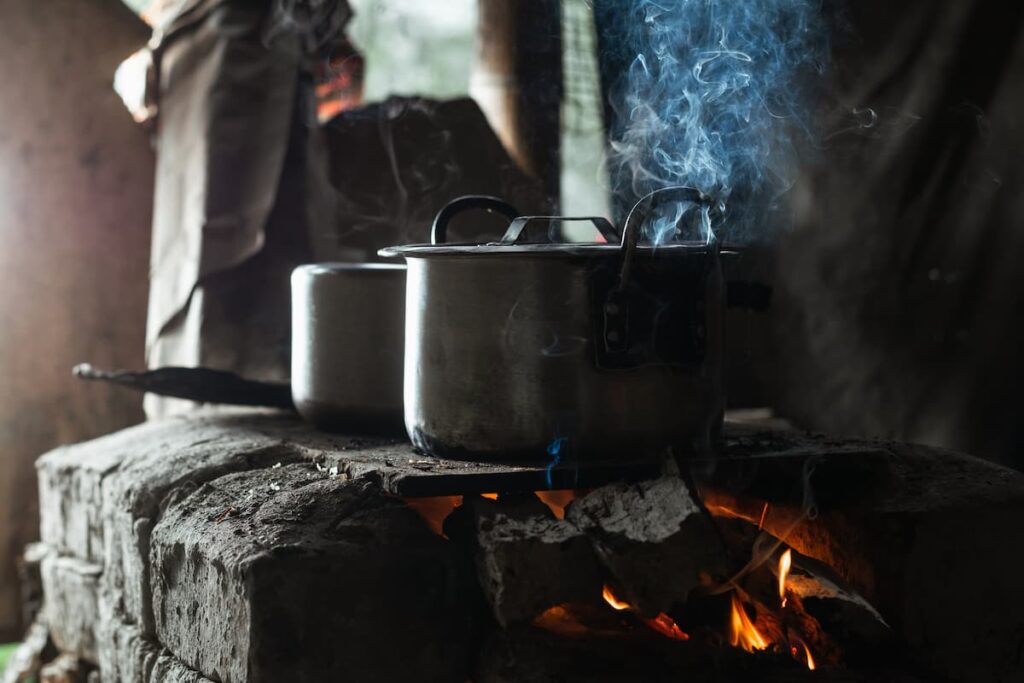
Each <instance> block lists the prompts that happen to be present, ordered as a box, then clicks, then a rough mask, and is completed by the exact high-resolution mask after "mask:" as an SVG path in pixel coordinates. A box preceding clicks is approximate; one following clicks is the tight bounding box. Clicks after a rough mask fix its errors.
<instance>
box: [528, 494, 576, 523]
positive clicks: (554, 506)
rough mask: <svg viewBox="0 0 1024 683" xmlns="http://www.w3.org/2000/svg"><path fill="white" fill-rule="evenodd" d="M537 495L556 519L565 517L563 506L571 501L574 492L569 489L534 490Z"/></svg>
mask: <svg viewBox="0 0 1024 683" xmlns="http://www.w3.org/2000/svg"><path fill="white" fill-rule="evenodd" d="M534 493H536V494H537V497H538V498H540V500H541V502H542V503H544V504H545V505H547V506H548V508H550V509H551V512H552V513H554V515H555V517H557V518H558V519H565V506H566V505H568V504H569V503H571V502H572V501H573V500H574V499H575V498H576V492H575V491H570V490H564V491H535V492H534Z"/></svg>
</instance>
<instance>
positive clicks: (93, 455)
mask: <svg viewBox="0 0 1024 683" xmlns="http://www.w3.org/2000/svg"><path fill="white" fill-rule="evenodd" d="M151 429H152V427H151V426H149V425H145V426H140V427H134V428H131V429H127V430H124V431H121V432H116V433H114V434H111V435H109V436H103V437H100V438H98V439H94V440H92V441H87V442H85V443H82V444H78V445H76V446H66V447H62V448H58V449H56V450H53V451H50V452H49V453H46V454H45V455H43V456H42V457H40V458H39V459H38V460H37V461H36V473H37V475H38V477H39V533H40V536H41V538H42V541H43V543H46V544H47V545H48V546H49V547H51V548H53V549H54V550H56V551H57V552H59V553H61V554H62V555H67V556H70V557H78V558H81V559H83V560H87V561H90V562H96V563H101V562H102V561H103V518H102V509H103V491H102V483H103V478H104V477H106V476H107V475H108V474H110V473H111V472H113V471H114V470H116V469H117V466H118V465H119V464H120V462H121V460H122V459H123V458H124V455H125V453H126V451H127V449H129V448H131V447H132V445H133V444H136V443H138V440H139V439H144V438H145V434H146V433H147V432H148V431H150V430H151Z"/></svg>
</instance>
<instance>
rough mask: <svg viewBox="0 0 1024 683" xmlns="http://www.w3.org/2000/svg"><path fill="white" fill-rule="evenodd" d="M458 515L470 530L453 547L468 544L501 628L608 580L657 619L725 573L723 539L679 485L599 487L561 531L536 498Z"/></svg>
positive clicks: (570, 511) (664, 481)
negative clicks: (462, 542)
mask: <svg viewBox="0 0 1024 683" xmlns="http://www.w3.org/2000/svg"><path fill="white" fill-rule="evenodd" d="M463 514H464V515H465V516H466V517H467V518H468V521H463V522H460V523H459V525H460V526H463V527H464V528H467V529H468V532H463V533H458V532H452V533H453V534H454V536H453V537H454V538H456V539H465V538H466V537H467V536H468V537H469V539H470V541H469V542H470V543H471V546H472V547H473V548H474V552H475V556H476V563H477V569H478V572H479V576H480V581H481V584H482V586H483V589H484V594H485V596H486V597H487V599H488V602H489V603H490V605H491V607H492V609H493V611H494V615H495V618H496V619H497V620H498V622H499V623H500V624H502V625H508V624H511V623H514V622H518V621H524V620H528V619H532V618H534V617H535V616H536V615H537V614H539V613H540V612H541V611H543V610H544V609H547V608H548V607H551V606H552V605H557V604H561V603H571V602H587V601H592V600H594V599H595V598H596V597H598V596H600V595H601V594H602V591H603V590H604V584H605V581H604V577H606V576H610V577H611V578H612V579H613V580H614V582H615V584H616V586H618V587H619V590H620V591H621V595H622V597H623V598H624V599H625V600H626V601H627V602H628V603H629V604H630V605H631V606H635V608H636V609H637V610H638V611H640V612H642V613H643V614H645V615H648V616H650V617H654V618H655V619H657V618H658V615H660V614H662V613H667V612H669V611H670V610H671V609H672V608H673V607H674V606H677V605H681V604H683V603H685V602H686V599H687V597H688V595H689V593H690V591H691V590H693V588H695V587H696V586H698V585H700V584H701V583H702V582H704V583H707V581H708V580H709V579H708V577H710V576H719V575H723V574H724V573H725V572H724V570H725V561H724V559H725V555H724V551H723V549H722V545H721V539H720V538H719V537H718V535H717V534H716V533H715V530H714V527H713V525H712V523H711V521H710V519H709V518H708V517H707V516H706V514H705V513H704V512H703V511H702V510H701V509H700V507H698V505H697V504H696V503H695V502H694V500H693V498H692V497H691V496H690V493H689V490H688V489H687V487H686V484H685V483H684V482H683V481H682V480H681V479H679V478H678V477H662V478H660V479H655V480H652V481H646V482H642V483H640V484H612V485H609V486H605V487H602V488H600V489H597V490H595V491H593V492H591V493H589V494H587V495H585V496H583V497H582V498H578V499H576V500H575V501H573V502H572V503H570V504H569V505H568V507H566V508H565V519H564V520H563V521H559V520H558V519H556V518H555V517H554V515H553V514H552V512H551V511H550V510H549V509H548V508H546V507H545V506H544V505H542V504H541V503H540V502H539V501H537V500H536V499H535V498H534V499H530V500H528V501H525V502H517V503H515V504H509V503H506V502H505V501H504V500H499V501H498V502H496V503H495V502H491V501H488V500H476V501H472V502H470V503H468V504H467V505H466V506H465V509H464V510H463ZM446 528H447V527H446ZM450 535H451V534H450ZM666 628H667V629H670V627H667V626H666Z"/></svg>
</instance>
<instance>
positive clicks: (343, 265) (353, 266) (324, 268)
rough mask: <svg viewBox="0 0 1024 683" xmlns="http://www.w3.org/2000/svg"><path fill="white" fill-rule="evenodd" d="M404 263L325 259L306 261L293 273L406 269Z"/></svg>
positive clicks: (337, 272) (371, 271) (308, 273)
mask: <svg viewBox="0 0 1024 683" xmlns="http://www.w3.org/2000/svg"><path fill="white" fill-rule="evenodd" d="M406 270H408V267H407V266H406V265H405V264H404V263H349V262H341V261H336V262H335V261H325V262H323V263H305V264H303V265H301V266H297V267H296V268H295V270H293V271H292V275H334V274H339V273H352V272H362V273H374V272H397V271H402V272H404V271H406Z"/></svg>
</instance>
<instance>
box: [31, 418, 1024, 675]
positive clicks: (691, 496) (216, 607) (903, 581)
mask: <svg viewBox="0 0 1024 683" xmlns="http://www.w3.org/2000/svg"><path fill="white" fill-rule="evenodd" d="M37 467H38V472H39V480H40V498H41V517H42V519H41V531H42V543H43V546H42V550H43V551H44V552H43V553H42V554H43V559H42V579H43V584H44V587H45V595H46V598H45V607H44V618H45V620H46V623H47V625H48V627H49V630H50V634H51V637H52V639H53V641H54V643H55V644H56V645H57V647H58V649H59V650H61V651H64V652H67V653H72V654H74V655H76V656H77V657H79V658H81V659H82V660H85V661H87V662H91V663H92V664H93V665H95V666H97V667H98V670H99V675H100V676H101V677H102V680H103V681H140V682H146V683H167V682H171V681H173V682H184V681H188V682H192V683H198V682H202V681H221V682H223V683H235V682H238V681H254V682H256V681H305V680H342V679H344V680H359V681H371V680H382V681H390V680H407V679H409V678H412V677H415V678H419V679H425V680H438V681H460V682H461V681H465V680H473V681H476V682H477V683H483V682H488V681H525V680H531V681H539V680H558V681H594V680H601V681H619V680H644V681H652V680H680V678H685V679H686V680H693V681H734V680H761V681H802V680H808V681H811V680H827V681H932V680H971V681H1011V680H1020V676H1022V675H1024V662H1022V654H1021V653H1022V644H1024V591H1021V590H1020V588H1019V584H1018V579H1017V576H1018V574H1019V566H1020V565H1021V560H1022V557H1021V555H1022V554H1024V550H1022V549H1021V548H1020V547H1019V546H1018V545H1015V544H1014V543H1013V542H1012V541H1013V539H1014V538H1016V533H1017V530H1018V528H1019V522H1020V520H1021V519H1022V518H1024V517H1022V515H1024V476H1022V475H1021V474H1019V473H1016V472H1014V471H1011V470H1007V469H1005V468H1001V467H999V466H996V465H992V464H989V463H987V462H984V461H981V460H977V459H975V458H971V457H969V456H964V455H960V454H956V453H951V452H948V451H941V450H937V449H932V448H926V447H921V446H910V445H906V444H896V443H888V442H877V441H857V440H849V439H830V438H825V437H821V436H815V435H808V434H801V433H796V432H792V431H784V430H782V431H780V430H773V429H769V428H768V427H765V426H751V425H745V426H744V425H737V424H729V423H727V429H726V438H725V444H724V447H723V452H722V453H721V454H720V456H719V457H718V458H717V459H715V460H714V461H711V460H705V461H700V462H696V463H694V466H693V467H692V472H683V473H682V476H679V474H678V473H677V472H674V471H673V467H672V465H671V464H669V465H668V466H667V467H666V465H665V464H664V463H657V462H633V463H631V464H628V465H626V464H614V463H613V464H610V465H608V466H604V467H594V468H575V469H574V468H560V469H556V470H554V471H549V470H548V468H547V467H545V466H544V465H543V463H540V464H538V465H537V466H535V467H508V466H498V465H487V464H474V463H463V462H448V461H439V460H433V459H427V458H424V457H423V456H421V455H418V454H417V453H415V452H413V451H412V450H410V447H409V446H408V445H407V444H406V443H404V442H397V441H388V440H380V439H376V440H374V439H365V438H354V437H344V436H332V435H327V434H322V433H317V432H315V431H313V430H312V429H311V428H309V427H307V426H305V425H304V424H302V423H300V422H299V421H298V420H297V419H296V418H294V417H292V416H289V415H282V414H278V413H270V412H261V411H246V412H234V413H216V414H212V413H211V414H199V415H193V416H189V417H177V418H170V419H167V420H163V421H158V422H150V423H147V424H143V425H140V426H138V427H134V428H131V429H128V430H125V431H122V432H118V433H116V434H112V435H110V436H107V437H103V438H101V439H97V440H95V441H91V442H88V443H84V444H80V445H76V446H70V447H66V448H61V449H58V450H55V451H53V452H50V453H48V454H46V455H44V456H43V457H41V458H40V459H39V461H38V465H37ZM549 477H550V478H551V480H552V481H551V483H552V485H553V486H554V487H562V488H570V487H571V488H574V489H577V491H576V493H575V494H574V495H575V500H573V501H572V502H571V503H569V504H568V507H564V508H563V507H562V506H563V505H565V503H566V502H567V497H563V498H559V496H556V495H549V494H546V495H543V498H544V499H545V501H547V502H546V503H544V502H542V501H541V500H540V499H538V498H536V497H535V496H534V495H533V494H532V493H531V492H532V491H534V490H541V491H542V492H544V490H545V489H547V481H548V478H549ZM805 482H810V484H811V485H810V486H805V485H804V484H805ZM496 491H498V492H501V493H500V495H499V496H497V497H496V499H494V498H495V496H493V495H492V494H493V492H496ZM808 491H811V492H813V498H812V499H809V497H808ZM476 494H488V495H489V497H481V496H479V495H476ZM695 494H699V495H695ZM569 497H571V496H569ZM701 500H703V503H704V504H706V506H707V509H708V510H710V512H711V513H712V516H708V515H707V514H705V512H704V510H703V509H702V503H701V502H700V501H701ZM449 513H450V514H449ZM431 525H433V527H434V528H433V529H432V528H431ZM758 527H761V528H762V529H763V531H764V532H767V533H765V534H760V538H761V539H762V541H763V540H764V539H769V540H773V539H774V538H782V539H784V540H785V542H786V547H789V548H791V552H792V556H793V557H794V558H795V559H794V562H793V564H794V570H793V575H792V582H791V583H790V584H789V588H788V589H787V590H789V595H790V596H791V599H792V600H793V601H795V602H798V603H799V605H800V609H801V610H805V611H806V613H808V614H813V615H814V618H815V619H816V622H815V623H819V622H820V624H821V625H822V627H823V628H824V629H825V630H826V631H827V632H828V633H829V636H828V637H829V638H830V639H832V640H834V641H835V642H839V643H841V645H842V650H843V652H842V654H840V655H838V659H836V661H835V662H833V663H832V665H829V663H828V662H827V661H824V662H820V663H819V666H818V668H817V669H816V670H814V671H810V670H808V669H807V667H806V666H804V665H803V664H802V662H801V661H798V659H800V658H799V657H798V658H794V657H790V656H788V653H785V652H782V653H780V652H779V648H778V647H775V648H768V649H766V650H765V651H761V652H754V653H747V652H744V651H743V650H742V649H740V648H737V647H731V646H730V644H729V642H728V638H727V635H726V634H725V633H720V634H717V635H716V634H715V633H714V630H715V629H714V628H709V626H708V625H709V624H713V623H714V619H704V620H703V622H702V621H701V618H702V617H701V614H702V613H714V614H718V613H719V612H718V611H716V610H721V609H726V610H727V608H722V605H723V604H725V605H727V604H728V596H727V595H724V594H715V593H714V592H713V591H705V592H704V593H703V594H702V595H701V596H700V597H699V598H697V599H695V598H694V597H693V593H692V591H693V590H697V592H698V593H699V592H700V591H701V583H702V581H704V582H705V583H706V574H707V573H709V572H711V573H714V572H719V573H721V572H725V573H726V574H729V573H732V572H734V571H736V569H737V568H739V567H743V566H744V565H750V564H751V563H750V558H751V556H752V550H751V548H753V555H754V556H757V555H758V554H760V556H761V559H762V560H765V562H764V563H763V564H762V566H761V567H760V568H758V569H756V571H753V570H752V571H750V572H748V574H747V578H746V579H744V582H743V584H742V585H743V586H744V589H745V591H748V592H749V595H750V596H751V597H750V599H751V600H752V601H753V602H755V603H757V602H758V600H761V599H765V598H763V597H761V598H759V597H758V594H757V591H758V582H760V584H765V583H766V582H767V583H771V582H772V581H774V580H775V577H774V576H773V575H772V574H771V573H770V572H769V573H767V574H766V573H765V571H767V569H766V568H769V567H774V566H775V563H776V560H777V558H778V557H779V551H780V550H781V548H779V547H777V546H778V543H775V544H774V545H775V546H776V547H772V546H769V547H768V549H767V550H765V544H764V543H763V542H759V543H755V542H754V539H755V537H757V536H759V533H758ZM438 532H443V533H444V534H445V535H442V534H441V533H438ZM723 541H724V542H723ZM723 548H724V549H725V550H724V551H723V550H722V549H723ZM825 565H827V567H826V566H825ZM814 567H819V568H820V569H821V571H820V572H817V573H816V570H814ZM808 568H810V569H808ZM757 572H761V574H758V573H757ZM758 576H760V578H757V577H758ZM825 576H827V577H829V578H828V579H827V580H825V579H822V577H825ZM737 585H739V584H737ZM613 586H614V588H612V587H613ZM761 588H764V585H761ZM611 590H614V591H615V592H616V593H617V595H614V594H613V595H609V591H611ZM830 591H831V592H830ZM602 592H604V598H602ZM768 592H769V593H770V592H771V591H770V590H769V591H768ZM766 594H767V593H762V594H761V595H766ZM840 594H841V595H844V596H846V597H847V598H850V599H845V598H844V599H838V598H837V595H840ZM851 596H856V597H851ZM688 597H689V602H688V603H687V605H686V606H685V607H683V608H682V609H681V610H680V609H678V605H679V604H680V603H681V602H683V601H686V600H687V598H688ZM859 600H861V601H860V602H858V601H859ZM723 601H724V602H723ZM758 604H760V603H758ZM614 606H618V607H622V608H624V609H615V608H614ZM875 609H877V614H876V613H875V612H874V610H875ZM658 612H661V615H663V616H665V618H666V619H668V620H669V622H670V623H671V624H673V625H675V628H677V629H679V630H680V631H686V633H685V634H684V635H686V636H687V638H686V639H685V640H684V639H683V638H673V637H666V632H667V633H669V635H671V633H672V631H671V629H668V630H667V631H666V629H665V628H662V629H661V632H660V633H659V632H658V630H657V629H656V628H650V627H648V626H650V623H649V622H651V621H653V620H655V619H653V618H652V617H653V616H654V615H655V614H656V613H658ZM776 612H777V614H782V612H781V611H778V610H777V611H776ZM721 613H722V614H726V613H727V612H725V611H723V612H721ZM669 614H670V615H671V617H670V616H669ZM746 614H747V615H748V616H750V618H751V619H753V618H754V615H755V614H756V615H757V625H758V626H759V627H762V629H763V623H764V622H763V621H762V619H761V616H762V614H761V610H760V608H759V609H758V610H756V612H755V610H749V611H747V612H746ZM735 616H736V613H735V612H734V617H735ZM659 618H660V617H659ZM780 618H782V617H780ZM673 619H674V620H675V621H673ZM880 620H884V623H885V625H883V626H880V624H881V623H882V622H881V621H880ZM676 622H678V624H676ZM663 626H664V624H663ZM793 642H795V641H793ZM815 647H817V641H815V643H812V644H811V645H810V646H809V648H810V649H811V650H813V649H814V648H815ZM751 649H753V648H751ZM794 651H796V646H795V645H794ZM797 654H799V655H801V657H802V653H799V652H798V653H797ZM817 654H818V656H819V658H821V659H822V660H828V658H829V656H830V654H829V653H828V652H818V653H817Z"/></svg>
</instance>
